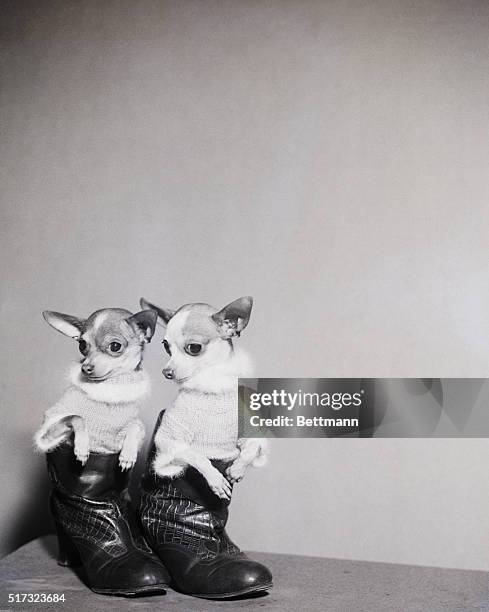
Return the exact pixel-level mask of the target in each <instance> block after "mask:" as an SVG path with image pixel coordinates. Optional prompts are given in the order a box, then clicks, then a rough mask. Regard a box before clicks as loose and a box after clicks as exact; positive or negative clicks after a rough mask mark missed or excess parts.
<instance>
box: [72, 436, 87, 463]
mask: <svg viewBox="0 0 489 612" xmlns="http://www.w3.org/2000/svg"><path fill="white" fill-rule="evenodd" d="M89 448H90V443H89V439H88V433H87V432H86V431H79V432H77V433H76V434H75V443H74V449H73V451H74V453H75V457H76V458H77V459H78V461H80V462H81V464H82V465H85V463H86V462H87V460H88V455H89V454H90V451H89Z"/></svg>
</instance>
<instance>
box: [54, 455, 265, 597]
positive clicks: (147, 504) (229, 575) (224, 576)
mask: <svg viewBox="0 0 489 612" xmlns="http://www.w3.org/2000/svg"><path fill="white" fill-rule="evenodd" d="M154 452H155V450H154V447H153V449H152V451H151V453H150V455H149V457H148V463H147V467H146V472H145V474H144V476H143V479H142V482H141V505H140V511H139V513H138V514H136V513H135V512H134V510H133V508H132V507H131V503H130V499H129V495H128V483H129V472H127V471H126V472H123V471H121V469H120V468H119V464H118V460H119V456H118V454H114V455H102V454H97V453H91V454H90V456H89V458H88V461H87V463H86V464H85V465H84V466H82V465H81V464H80V463H79V462H78V461H77V460H76V459H75V456H74V454H73V448H72V446H70V445H69V444H64V445H63V446H61V447H59V448H58V449H56V450H55V451H53V452H51V453H48V455H47V461H48V470H49V474H50V478H51V482H52V484H53V490H52V493H51V498H50V505H51V512H52V515H53V518H54V522H55V526H56V531H57V534H58V542H59V558H58V563H59V564H60V565H70V566H71V565H72V566H77V565H78V566H82V568H83V570H84V574H85V579H86V582H87V584H88V586H89V587H90V588H91V589H92V590H93V591H95V592H97V593H103V594H107V595H121V596H135V595H143V594H148V593H157V592H160V593H163V592H164V591H165V589H166V587H167V586H171V587H173V588H174V589H175V590H178V591H180V592H183V593H187V594H189V595H194V596H196V597H205V598H209V599H225V598H229V597H237V596H245V595H249V594H253V593H256V592H259V591H265V590H267V589H269V588H270V587H271V586H272V576H271V574H270V571H269V570H268V569H267V568H266V567H265V566H264V565H262V564H260V563H257V562H255V561H252V560H251V559H249V558H248V557H247V556H246V555H245V554H244V553H242V552H241V551H240V549H239V548H238V547H237V546H236V545H235V544H234V543H233V542H232V541H231V540H230V538H229V536H228V535H227V533H226V522H227V519H228V505H229V501H225V500H222V499H219V498H218V497H217V496H216V495H214V493H212V491H211V490H210V488H209V487H208V485H207V483H206V481H205V480H204V478H203V477H202V476H201V475H200V474H199V473H198V472H197V471H196V470H194V469H193V468H191V467H189V468H187V469H186V470H185V472H184V474H183V475H182V476H181V477H177V478H173V479H170V478H160V477H158V476H156V475H155V474H154V472H153V471H152V469H151V465H152V459H153V457H154ZM213 464H214V465H215V467H217V469H219V470H220V471H221V472H222V473H224V472H225V469H226V467H227V466H228V464H227V463H224V462H217V461H216V462H213Z"/></svg>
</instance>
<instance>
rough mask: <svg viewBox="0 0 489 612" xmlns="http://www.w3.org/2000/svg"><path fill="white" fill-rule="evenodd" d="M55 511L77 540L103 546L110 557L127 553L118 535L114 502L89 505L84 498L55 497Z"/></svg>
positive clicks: (68, 532)
mask: <svg viewBox="0 0 489 612" xmlns="http://www.w3.org/2000/svg"><path fill="white" fill-rule="evenodd" d="M52 510H53V514H54V516H55V517H56V519H57V521H59V523H61V524H62V525H63V529H64V531H65V532H66V533H67V534H68V535H69V536H70V537H71V538H73V539H79V540H81V541H83V542H90V543H91V544H92V545H93V546H94V548H96V547H98V546H100V547H103V549H104V552H105V553H106V554H107V555H109V556H110V557H120V556H122V555H124V554H125V553H126V552H127V546H125V545H124V543H123V542H122V540H121V539H120V537H119V534H118V532H117V531H116V530H115V529H114V521H117V510H116V508H115V506H114V504H111V503H110V502H99V503H96V505H95V506H94V504H93V502H92V503H91V504H90V502H88V503H87V501H86V500H84V499H83V498H81V497H71V496H70V497H63V499H61V498H59V497H58V496H57V495H56V494H53V496H52Z"/></svg>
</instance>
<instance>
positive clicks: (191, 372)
mask: <svg viewBox="0 0 489 612" xmlns="http://www.w3.org/2000/svg"><path fill="white" fill-rule="evenodd" d="M140 303H141V307H142V308H145V309H147V308H149V309H153V310H154V311H156V312H157V314H158V317H159V319H160V320H161V322H162V323H163V325H164V326H166V334H165V339H164V340H163V345H164V347H165V350H166V352H167V353H168V355H169V357H170V359H169V361H168V363H167V364H166V366H165V368H164V369H163V375H164V376H165V377H166V378H167V379H169V380H173V381H175V382H176V383H177V384H178V386H179V391H178V395H177V398H176V400H175V401H174V403H173V404H172V405H171V406H170V407H169V408H168V409H167V410H166V411H165V413H164V415H163V417H162V420H161V423H160V426H159V429H158V431H157V433H156V435H155V446H156V456H155V460H154V464H153V468H154V470H155V472H156V473H157V474H158V475H160V476H169V477H175V476H178V475H180V474H181V473H182V472H183V471H184V470H185V468H186V467H187V466H189V465H190V466H192V467H194V468H195V469H197V470H198V471H199V472H200V473H201V474H202V475H203V476H204V478H205V479H206V481H207V483H208V484H209V487H210V488H211V490H212V491H213V492H214V493H215V494H216V495H217V496H219V497H221V498H230V496H231V484H232V483H234V482H238V481H240V480H241V479H242V478H243V476H244V474H245V472H246V469H247V468H248V466H250V465H253V466H255V467H259V466H261V465H264V464H265V462H266V458H267V444H266V440H264V439H262V440H260V439H241V440H239V439H238V388H237V382H238V381H237V379H238V377H248V376H250V369H251V365H250V361H249V359H248V357H247V355H246V354H245V353H244V352H243V351H242V350H238V349H236V348H235V347H234V344H233V340H234V338H237V337H239V336H240V334H241V332H242V331H243V330H244V329H245V327H246V326H247V325H248V321H249V319H250V314H251V308H252V305H253V300H252V298H251V297H243V298H240V299H238V300H236V301H234V302H232V303H231V304H228V305H227V306H226V307H225V308H223V309H222V310H219V311H218V310H217V308H214V307H212V306H209V305H208V304H186V305H184V306H182V307H181V308H179V309H178V310H176V311H172V310H167V309H164V308H160V307H159V306H155V305H154V304H151V303H150V302H147V301H146V300H145V299H143V298H141V302H140ZM212 459H215V460H222V461H230V462H231V464H230V466H229V467H228V469H227V471H226V476H227V478H226V477H224V476H223V475H222V474H221V472H219V470H218V469H217V468H216V467H214V466H213V465H212V463H211V460H212Z"/></svg>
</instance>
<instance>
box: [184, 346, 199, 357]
mask: <svg viewBox="0 0 489 612" xmlns="http://www.w3.org/2000/svg"><path fill="white" fill-rule="evenodd" d="M201 350H202V344H196V343H191V344H187V346H186V347H185V351H186V352H187V353H188V354H189V355H192V357H195V356H196V355H198V354H199V353H200V351H201Z"/></svg>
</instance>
